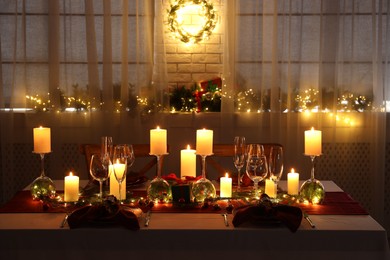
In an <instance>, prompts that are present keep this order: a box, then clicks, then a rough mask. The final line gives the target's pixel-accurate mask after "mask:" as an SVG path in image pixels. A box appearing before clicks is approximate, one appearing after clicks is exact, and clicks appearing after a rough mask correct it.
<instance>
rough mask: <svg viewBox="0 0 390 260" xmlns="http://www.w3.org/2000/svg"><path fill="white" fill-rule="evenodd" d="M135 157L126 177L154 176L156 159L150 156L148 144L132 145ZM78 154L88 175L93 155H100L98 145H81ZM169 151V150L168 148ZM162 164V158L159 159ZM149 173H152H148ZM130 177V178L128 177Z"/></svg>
mask: <svg viewBox="0 0 390 260" xmlns="http://www.w3.org/2000/svg"><path fill="white" fill-rule="evenodd" d="M132 146H133V150H134V156H135V162H134V164H133V166H132V167H131V168H130V169H129V171H128V173H127V174H128V176H129V175H131V177H132V178H139V177H147V176H148V175H150V176H154V175H155V174H156V166H157V158H156V156H153V155H150V154H149V151H150V145H149V144H132ZM79 148H80V153H81V154H82V155H84V157H85V162H86V166H87V170H88V173H89V165H90V162H91V157H92V155H93V154H100V150H101V145H100V144H82V145H80V147H79ZM168 149H169V148H168ZM161 160H162V161H161V163H162V164H163V162H164V161H163V157H162V159H161ZM149 172H153V173H150V174H149ZM129 177H130V176H129Z"/></svg>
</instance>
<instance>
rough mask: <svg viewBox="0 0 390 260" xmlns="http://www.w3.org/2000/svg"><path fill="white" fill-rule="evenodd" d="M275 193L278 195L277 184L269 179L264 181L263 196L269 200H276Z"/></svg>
mask: <svg viewBox="0 0 390 260" xmlns="http://www.w3.org/2000/svg"><path fill="white" fill-rule="evenodd" d="M277 193H278V186H277V184H276V183H275V182H274V181H273V180H271V179H266V180H265V194H267V195H268V196H269V197H271V198H276V195H277Z"/></svg>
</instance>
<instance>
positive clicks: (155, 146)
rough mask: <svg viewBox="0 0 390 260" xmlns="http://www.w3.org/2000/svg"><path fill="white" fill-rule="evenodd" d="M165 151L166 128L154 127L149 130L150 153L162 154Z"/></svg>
mask: <svg viewBox="0 0 390 260" xmlns="http://www.w3.org/2000/svg"><path fill="white" fill-rule="evenodd" d="M166 153H167V130H166V129H160V127H159V126H157V128H156V129H152V130H150V154H153V155H163V154H166Z"/></svg>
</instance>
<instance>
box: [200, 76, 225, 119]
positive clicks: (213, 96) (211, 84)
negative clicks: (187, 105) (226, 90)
mask: <svg viewBox="0 0 390 260" xmlns="http://www.w3.org/2000/svg"><path fill="white" fill-rule="evenodd" d="M221 90H222V79H221V78H216V79H213V80H209V81H202V82H200V83H199V88H198V89H197V90H196V91H195V93H194V95H195V100H196V104H197V109H196V112H220V111H221Z"/></svg>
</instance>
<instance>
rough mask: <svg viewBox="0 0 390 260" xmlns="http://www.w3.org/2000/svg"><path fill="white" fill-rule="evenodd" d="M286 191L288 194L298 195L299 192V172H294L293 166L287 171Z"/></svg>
mask: <svg viewBox="0 0 390 260" xmlns="http://www.w3.org/2000/svg"><path fill="white" fill-rule="evenodd" d="M287 193H288V194H290V195H298V193H299V173H297V172H294V168H292V169H291V172H289V173H287Z"/></svg>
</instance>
